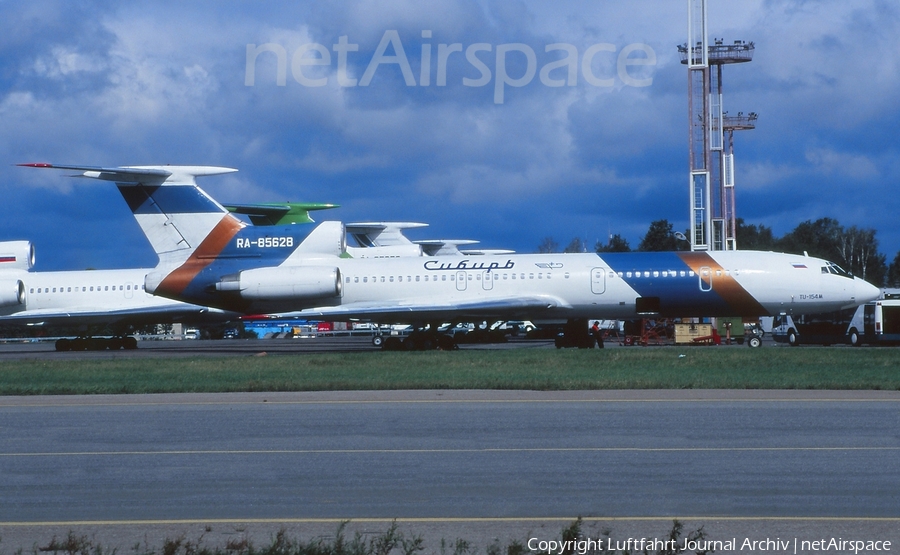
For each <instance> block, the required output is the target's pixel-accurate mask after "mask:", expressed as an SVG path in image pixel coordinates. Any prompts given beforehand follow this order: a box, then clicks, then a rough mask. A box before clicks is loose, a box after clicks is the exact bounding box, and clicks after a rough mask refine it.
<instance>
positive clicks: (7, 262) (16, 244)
mask: <svg viewBox="0 0 900 555" xmlns="http://www.w3.org/2000/svg"><path fill="white" fill-rule="evenodd" d="M32 268H34V245H32V244H31V241H2V242H0V272H2V271H3V270H30V269H32Z"/></svg>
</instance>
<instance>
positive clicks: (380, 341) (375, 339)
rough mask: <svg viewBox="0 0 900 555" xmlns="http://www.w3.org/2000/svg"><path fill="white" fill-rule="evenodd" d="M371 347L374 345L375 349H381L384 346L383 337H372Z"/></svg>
mask: <svg viewBox="0 0 900 555" xmlns="http://www.w3.org/2000/svg"><path fill="white" fill-rule="evenodd" d="M372 345H375V346H376V347H381V346H382V345H384V336H383V335H376V336H374V337H372Z"/></svg>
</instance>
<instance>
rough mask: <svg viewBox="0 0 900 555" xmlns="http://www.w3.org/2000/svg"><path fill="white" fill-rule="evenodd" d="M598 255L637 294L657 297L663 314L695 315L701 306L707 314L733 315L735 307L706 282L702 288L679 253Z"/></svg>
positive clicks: (697, 277) (697, 278) (698, 278)
mask: <svg viewBox="0 0 900 555" xmlns="http://www.w3.org/2000/svg"><path fill="white" fill-rule="evenodd" d="M598 256H599V257H600V258H602V259H603V260H604V261H605V262H606V263H607V264H608V265H609V269H610V270H612V271H613V272H616V273H617V274H619V275H620V276H621V279H622V280H623V281H625V283H627V284H628V285H629V286H630V287H631V288H632V289H634V290H635V291H637V293H638V295H639V296H641V297H659V299H660V314H661V315H663V316H686V315H691V314H695V313H697V311H698V307H701V306H702V307H703V313H704V315H706V316H719V315H723V316H724V315H732V314H731V312H732V311H734V310H735V309H734V308H732V307H731V306H730V305H729V303H728V302H727V301H726V300H725V299H723V298H722V296H721V295H720V294H719V293H717V292H716V291H715V290H713V289H711V288H710V287H709V286H708V284H707V285H704V289H707V290H702V289H701V288H700V285H701V280H700V276H698V275H697V274H696V273H694V274H693V275H692V272H693V270H692V268H691V267H690V266H688V264H687V263H686V262H685V261H684V260H682V259H681V257H680V256H679V255H678V253H674V252H629V253H599V254H598ZM629 272H630V276H629ZM663 272H665V277H663ZM673 272H674V273H673ZM682 272H684V275H683V276H682ZM654 273H655V274H654ZM617 279H618V278H617ZM713 279H715V278H713Z"/></svg>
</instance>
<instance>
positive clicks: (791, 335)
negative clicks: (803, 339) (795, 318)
mask: <svg viewBox="0 0 900 555" xmlns="http://www.w3.org/2000/svg"><path fill="white" fill-rule="evenodd" d="M787 339H788V345H790V346H791V347H797V346H799V345H800V338H799V337H798V336H797V332H796V331H795V330H794V329H793V328H792V329H790V330H788V337H787Z"/></svg>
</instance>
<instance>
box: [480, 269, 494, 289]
mask: <svg viewBox="0 0 900 555" xmlns="http://www.w3.org/2000/svg"><path fill="white" fill-rule="evenodd" d="M481 286H482V287H484V290H485V291H490V290H491V289H493V288H494V274H493V273H492V272H491V271H490V270H485V271H484V275H483V276H481Z"/></svg>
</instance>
